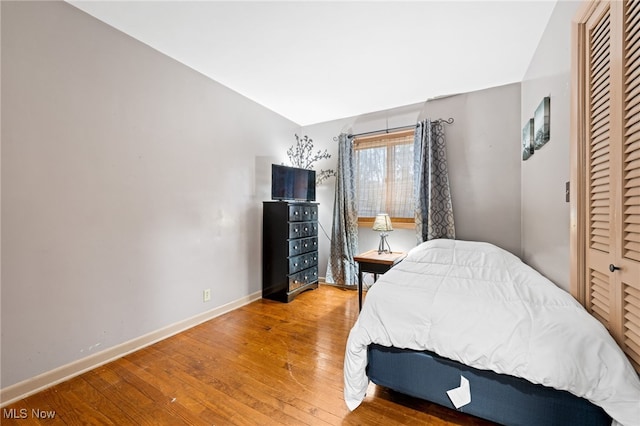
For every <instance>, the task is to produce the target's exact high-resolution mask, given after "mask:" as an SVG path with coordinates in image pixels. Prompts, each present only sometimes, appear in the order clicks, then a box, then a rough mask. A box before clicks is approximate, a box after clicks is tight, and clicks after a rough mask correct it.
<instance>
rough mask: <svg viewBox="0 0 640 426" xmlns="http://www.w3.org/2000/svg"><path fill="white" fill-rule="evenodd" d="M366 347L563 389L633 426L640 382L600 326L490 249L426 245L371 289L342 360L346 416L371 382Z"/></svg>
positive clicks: (638, 414) (639, 407)
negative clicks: (433, 356) (433, 357)
mask: <svg viewBox="0 0 640 426" xmlns="http://www.w3.org/2000/svg"><path fill="white" fill-rule="evenodd" d="M370 343H377V344H380V345H383V346H395V347H398V348H408V349H417V350H430V351H433V352H436V353H437V354H439V355H441V356H443V357H446V358H450V359H453V360H456V361H459V362H462V363H464V364H466V365H469V366H472V367H475V368H478V369H483V370H493V371H495V372H497V373H504V374H509V375H512V376H518V377H522V378H525V379H527V380H529V381H530V382H533V383H539V384H543V385H545V386H549V387H553V388H556V389H563V390H566V391H569V392H571V393H573V394H574V395H577V396H580V397H583V398H586V399H588V400H590V401H591V402H593V403H594V404H596V405H599V406H601V407H602V408H603V409H604V410H605V411H606V412H607V413H608V414H609V415H610V416H611V417H612V418H613V419H614V423H615V421H617V422H619V423H621V424H623V425H625V426H627V425H629V426H630V425H639V424H640V380H639V379H638V375H637V374H636V372H635V371H634V369H633V367H632V366H631V364H630V363H629V361H628V360H627V359H626V356H625V355H624V353H623V352H622V350H621V349H620V348H619V347H618V346H617V344H616V343H615V341H614V340H613V339H612V338H611V336H610V335H609V333H608V332H607V330H606V329H605V328H604V327H603V326H602V325H601V324H600V323H599V322H598V321H597V320H595V319H594V318H593V317H592V316H591V315H589V314H588V313H587V312H586V310H585V309H584V308H582V306H580V305H579V304H578V303H577V302H576V301H575V299H574V298H573V297H572V296H571V295H570V294H568V293H567V292H565V291H564V290H562V289H560V288H558V287H557V286H556V285H554V284H553V283H552V282H550V281H549V280H548V279H546V278H544V277H543V276H542V275H540V274H539V273H538V272H536V271H535V270H533V269H532V268H530V267H529V266H527V265H525V264H524V263H523V262H521V261H520V259H518V258H517V257H516V256H514V255H512V254H510V253H509V252H507V251H505V250H502V249H500V248H498V247H496V246H494V245H491V244H488V243H478V242H469V241H454V240H433V241H429V242H426V243H423V244H421V245H419V246H418V247H416V248H414V249H413V250H411V251H410V252H409V254H408V255H407V258H406V259H405V260H404V261H402V262H401V263H400V264H398V265H397V266H395V267H394V268H393V269H392V270H391V271H389V272H387V273H386V274H385V275H383V276H382V277H381V278H380V279H379V280H378V281H377V282H376V284H375V285H374V286H373V287H372V288H371V289H370V290H369V292H368V293H367V297H366V301H365V303H364V306H363V309H362V312H361V313H360V316H359V317H358V321H357V322H356V324H355V325H354V326H353V328H352V330H351V332H350V334H349V339H348V341H347V348H346V354H345V361H344V385H345V386H344V397H345V401H346V403H347V406H348V407H349V409H351V410H354V409H355V408H356V407H358V405H360V403H361V402H362V400H363V399H364V397H365V392H366V389H367V386H368V383H369V380H368V378H367V376H366V373H365V368H366V365H367V345H369V344H370ZM472 385H473V384H472ZM472 398H473V394H472Z"/></svg>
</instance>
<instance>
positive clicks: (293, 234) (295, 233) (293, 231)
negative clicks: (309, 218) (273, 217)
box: [289, 222, 318, 239]
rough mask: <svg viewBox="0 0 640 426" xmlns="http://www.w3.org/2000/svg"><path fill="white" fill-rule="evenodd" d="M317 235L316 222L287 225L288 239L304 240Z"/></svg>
mask: <svg viewBox="0 0 640 426" xmlns="http://www.w3.org/2000/svg"><path fill="white" fill-rule="evenodd" d="M316 235H318V222H291V223H289V238H290V239H293V238H304V237H312V236H316Z"/></svg>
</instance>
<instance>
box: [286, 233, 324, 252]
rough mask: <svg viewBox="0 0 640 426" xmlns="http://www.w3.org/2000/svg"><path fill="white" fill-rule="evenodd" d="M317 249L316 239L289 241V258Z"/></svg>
mask: <svg viewBox="0 0 640 426" xmlns="http://www.w3.org/2000/svg"><path fill="white" fill-rule="evenodd" d="M317 249H318V237H309V238H301V239H298V240H289V256H297V255H299V254H302V253H307V252H310V251H314V250H317Z"/></svg>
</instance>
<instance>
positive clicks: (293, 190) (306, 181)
mask: <svg viewBox="0 0 640 426" xmlns="http://www.w3.org/2000/svg"><path fill="white" fill-rule="evenodd" d="M271 199H272V200H289V201H315V200H316V171H315V170H307V169H299V168H297V167H288V166H282V165H278V164H272V165H271Z"/></svg>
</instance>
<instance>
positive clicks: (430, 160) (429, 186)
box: [413, 120, 456, 244]
mask: <svg viewBox="0 0 640 426" xmlns="http://www.w3.org/2000/svg"><path fill="white" fill-rule="evenodd" d="M413 149H414V151H413V152H414V179H415V182H414V188H415V191H416V193H415V200H416V212H415V221H416V237H417V239H418V244H419V243H421V242H424V241H428V240H433V239H435V238H450V239H454V238H455V237H456V231H455V227H454V223H453V205H452V204H451V192H450V190H449V169H448V167H447V151H446V149H445V140H444V125H443V124H442V122H441V121H435V122H432V121H431V120H425V121H422V122H420V123H418V125H417V127H416V135H415V139H414V145H413Z"/></svg>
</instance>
